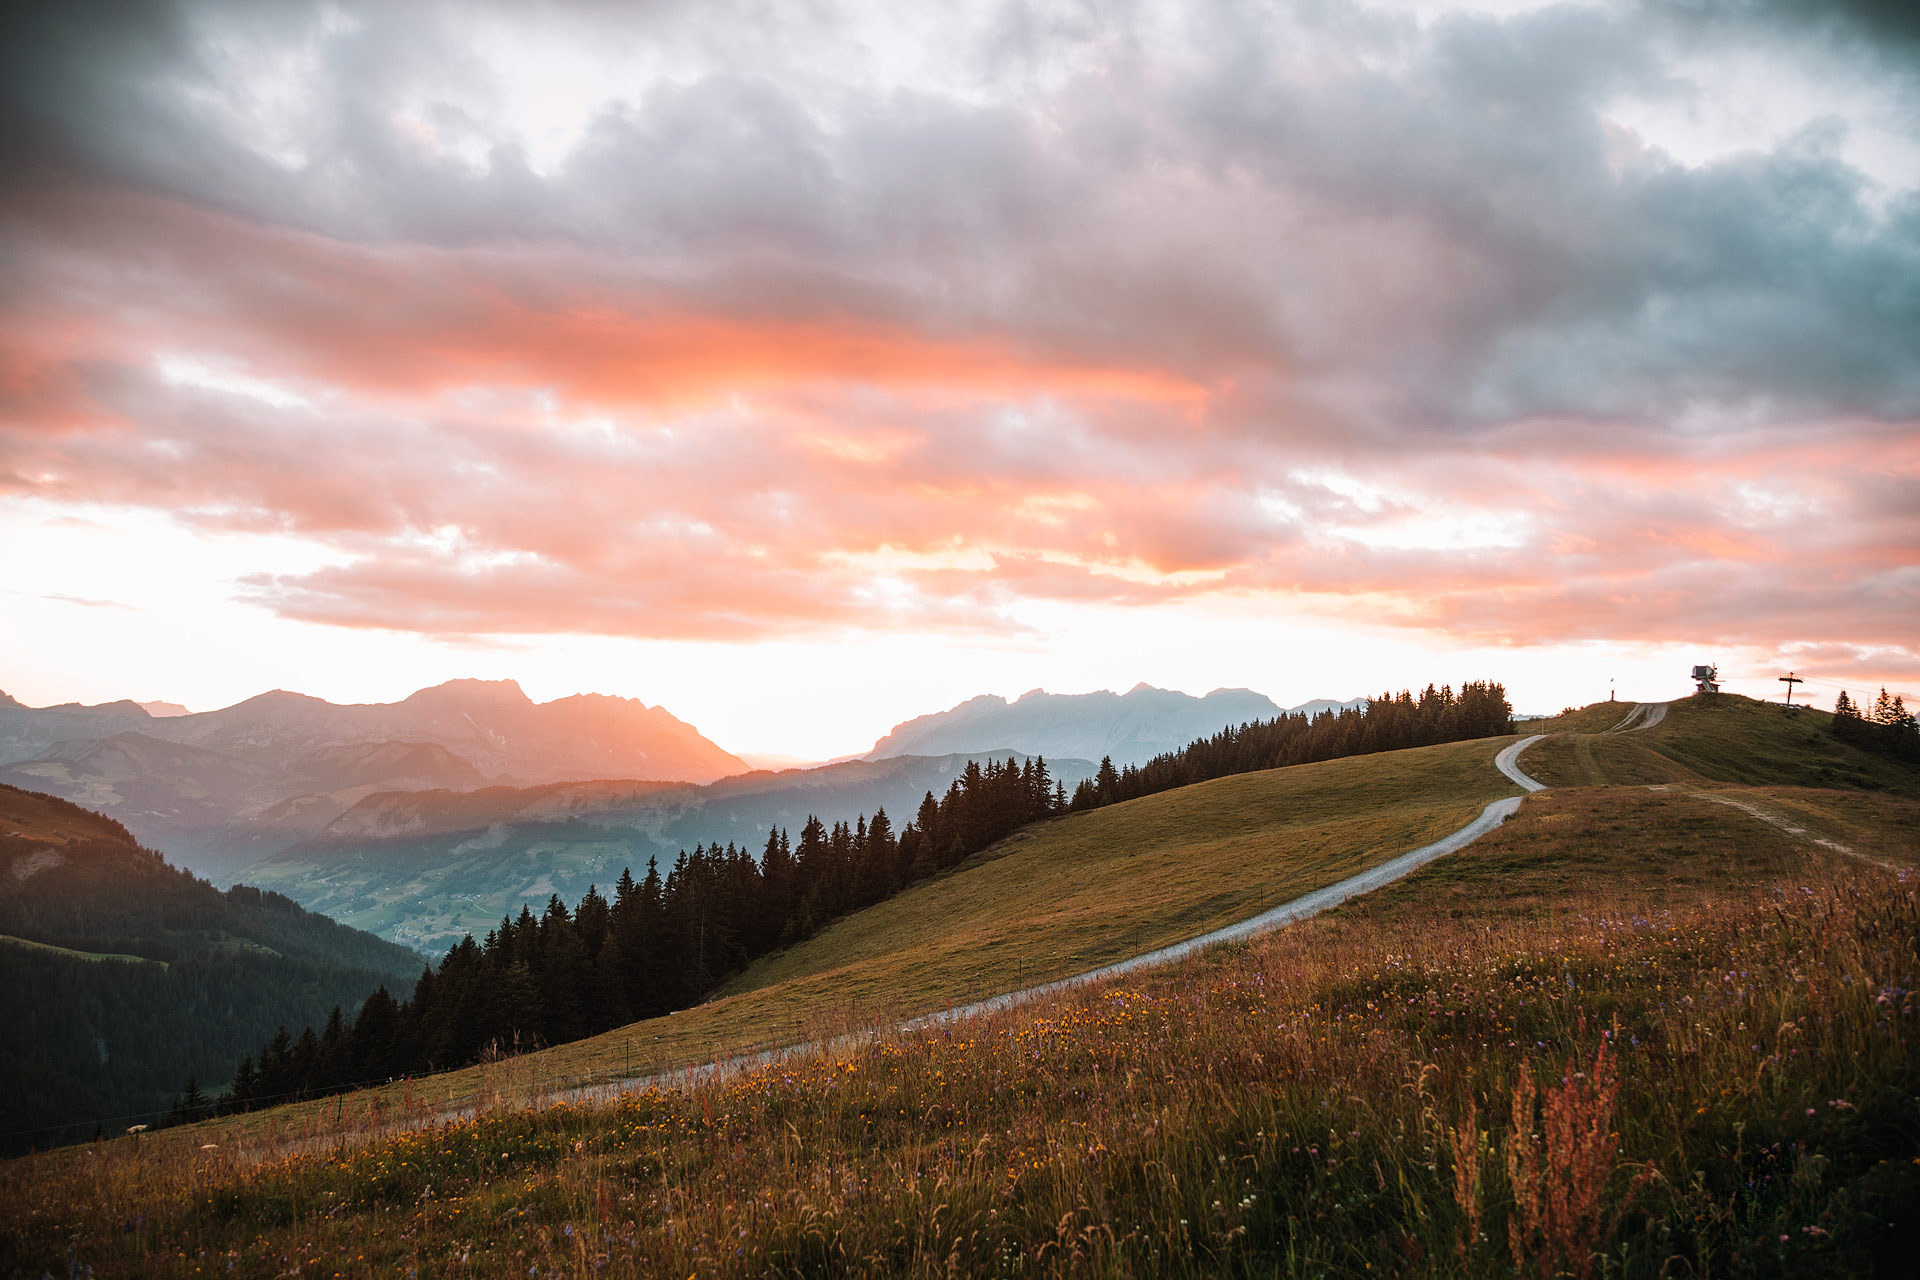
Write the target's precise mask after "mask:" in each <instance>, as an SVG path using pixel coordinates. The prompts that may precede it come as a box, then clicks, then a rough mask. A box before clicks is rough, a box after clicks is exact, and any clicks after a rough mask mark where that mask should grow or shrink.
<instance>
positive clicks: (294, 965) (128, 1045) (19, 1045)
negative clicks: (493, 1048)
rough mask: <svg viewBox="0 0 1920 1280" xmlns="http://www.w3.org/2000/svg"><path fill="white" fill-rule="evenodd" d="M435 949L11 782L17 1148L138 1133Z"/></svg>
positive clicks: (3, 884)
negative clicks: (181, 865)
mask: <svg viewBox="0 0 1920 1280" xmlns="http://www.w3.org/2000/svg"><path fill="white" fill-rule="evenodd" d="M418 969H419V960H418V957H417V956H416V955H415V954H414V953H412V952H409V951H407V950H406V949H405V948H403V947H398V946H395V945H393V944H392V943H388V942H384V941H382V940H381V939H379V938H375V937H373V936H372V935H370V934H365V933H361V932H359V931H358V930H354V929H349V928H347V927H345V926H343V925H340V924H337V923H335V922H334V921H332V920H329V919H327V918H326V917H324V916H318V915H315V914H313V913H312V912H309V911H307V910H305V909H304V908H302V907H300V906H299V905H298V904H296V903H294V902H292V901H291V900H289V899H287V898H284V897H281V896H280V895H278V894H271V893H262V892H261V891H259V890H258V889H252V888H247V887H245V886H236V887H235V888H233V889H231V890H228V891H227V892H224V893H223V892H221V891H219V890H217V889H215V888H214V887H213V886H211V885H209V884H207V883H206V882H205V881H203V880H199V879H196V878H195V877H194V876H192V875H191V874H189V873H187V872H185V871H182V870H179V869H178V868H176V867H173V866H170V865H168V863H167V862H166V861H165V860H164V859H163V858H161V857H160V855H158V854H156V853H152V852H150V851H148V850H145V849H142V848H140V847H139V846H138V845H137V844H136V843H135V842H134V841H133V839H132V837H131V836H129V835H128V834H127V832H126V830H125V828H123V827H121V826H120V825H119V824H118V823H116V822H113V821H111V820H110V819H106V818H103V817H101V816H100V815H98V814H95V813H90V812H88V811H87V810H84V809H81V808H79V807H78V806H75V805H72V804H69V803H67V802H66V801H63V800H59V799H56V798H55V797H52V796H45V795H39V794H36V793H33V792H25V791H20V790H17V789H15V788H12V787H5V786H0V1025H3V1026H5V1027H6V1028H7V1034H6V1035H5V1036H4V1037H0V1079H4V1080H5V1081H7V1082H8V1088H7V1089H6V1090H5V1091H4V1092H0V1150H3V1151H6V1152H9V1153H12V1152H18V1151H22V1150H25V1149H27V1148H29V1147H35V1146H38V1147H45V1146H48V1145H51V1144H53V1143H54V1142H57V1141H65V1140H70V1139H72V1138H75V1137H83V1136H87V1135H90V1134H91V1133H93V1132H94V1130H95V1127H96V1125H104V1126H105V1127H106V1128H107V1129H108V1130H109V1131H114V1130H116V1129H117V1128H123V1127H125V1125H127V1124H130V1123H134V1122H136V1121H137V1120H140V1119H148V1118H153V1117H152V1116H150V1115H149V1113H153V1112H157V1111H161V1110H163V1109H165V1108H166V1107H167V1105H168V1103H169V1101H170V1099H171V1098H172V1097H173V1095H174V1093H175V1092H176V1091H177V1090H178V1089H179V1087H180V1084H181V1082H182V1081H183V1080H185V1079H187V1078H188V1077H195V1078H197V1079H199V1080H214V1081H219V1080H224V1079H225V1078H226V1077H227V1076H228V1075H230V1074H231V1073H232V1071H233V1067H234V1064H235V1063H236V1062H238V1061H239V1059H240V1058H241V1057H242V1056H243V1055H244V1054H245V1053H246V1052H247V1051H248V1050H249V1049H250V1048H252V1047H253V1046H254V1045H256V1044H258V1043H259V1041H260V1039H261V1038H262V1037H263V1036H265V1035H266V1034H267V1033H269V1032H271V1031H272V1030H273V1028H274V1027H276V1026H278V1025H280V1024H282V1023H289V1024H292V1025H295V1026H301V1025H305V1024H306V1023H309V1022H316V1021H318V1020H319V1019H321V1018H323V1017H324V1016H325V1015H326V1011H327V1010H328V1009H329V1008H330V1007H332V1006H333V1005H335V1004H338V1003H343V1002H345V1003H351V1004H358V1003H359V1002H360V1001H361V1000H363V999H365V997H366V996H367V994H368V992H370V991H372V990H373V989H375V988H376V987H378V986H380V985H381V984H382V983H385V984H387V985H389V986H397V987H399V988H401V989H402V990H407V989H410V984H411V981H412V978H413V977H414V975H415V974H416V973H417V972H418Z"/></svg>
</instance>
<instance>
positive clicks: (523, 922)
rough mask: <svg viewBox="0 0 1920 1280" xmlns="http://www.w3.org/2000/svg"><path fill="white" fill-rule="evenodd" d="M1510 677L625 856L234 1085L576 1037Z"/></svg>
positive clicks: (1327, 754)
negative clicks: (567, 894) (906, 813)
mask: <svg viewBox="0 0 1920 1280" xmlns="http://www.w3.org/2000/svg"><path fill="white" fill-rule="evenodd" d="M1512 727H1513V722H1512V708H1511V707H1509V706H1508V704H1507V700H1506V693H1505V690H1504V689H1503V688H1502V687H1501V686H1500V685H1499V684H1496V683H1491V682H1476V683H1471V684H1467V685H1464V686H1462V687H1461V689H1460V691H1459V692H1458V693H1455V692H1454V691H1452V690H1451V689H1447V688H1441V689H1435V688H1433V687H1431V686H1429V687H1428V688H1427V689H1426V690H1424V691H1423V692H1422V693H1420V694H1419V695H1418V696H1417V697H1416V696H1415V695H1414V694H1412V693H1411V692H1402V693H1400V694H1398V695H1386V696H1383V697H1380V698H1377V699H1373V700H1371V701H1369V702H1368V703H1367V704H1365V705H1364V706H1361V707H1356V708H1351V709H1346V710H1340V711H1333V712H1325V713H1322V714H1320V715H1317V716H1313V717H1308V716H1306V715H1283V716H1279V717H1277V718H1275V719H1273V720H1267V721H1256V722H1253V723H1249V724H1243V725H1240V726H1238V727H1236V728H1228V729H1224V730H1222V731H1221V732H1220V733H1218V734H1215V735H1214V736H1212V737H1211V738H1202V739H1199V740H1197V741H1195V742H1193V743H1191V744H1189V745H1188V746H1187V747H1186V748H1185V749H1184V750H1181V751H1178V752H1170V753H1167V754H1165V755H1161V756H1158V757H1155V758H1154V759H1153V760H1151V761H1149V762H1148V763H1147V764H1145V765H1142V766H1139V767H1135V766H1132V765H1129V766H1127V767H1126V768H1125V769H1121V770H1116V769H1115V768H1114V766H1113V762H1112V761H1111V759H1107V760H1102V761H1101V764H1100V769H1099V772H1098V773H1097V774H1096V775H1095V776H1094V777H1092V778H1089V779H1086V780H1083V781H1082V782H1081V783H1080V784H1079V785H1078V786H1077V787H1076V788H1075V789H1074V791H1073V794H1072V795H1071V796H1069V795H1068V794H1067V792H1066V790H1065V788H1064V787H1063V786H1062V785H1061V784H1060V783H1058V782H1056V781H1055V780H1054V779H1053V777H1052V776H1051V774H1050V772H1049V770H1048V768H1047V764H1046V761H1045V760H1043V759H1040V758H1037V757H1036V758H1032V759H1029V760H1027V761H1025V762H1021V761H1020V760H1018V759H1016V758H1009V759H1008V760H1007V761H1006V762H1005V763H1001V762H999V761H995V760H989V761H987V762H986V763H985V764H981V763H979V762H977V761H970V762H969V763H968V764H967V766H966V768H965V769H964V770H963V771H962V772H961V773H960V774H959V775H958V776H957V777H956V778H955V779H954V781H953V783H952V785H951V786H950V787H949V788H948V789H947V792H946V794H945V795H944V796H940V797H935V796H934V795H933V793H932V792H928V793H927V795H926V797H925V799H923V800H922V801H921V803H920V806H919V809H918V811H917V812H916V813H915V814H914V816H913V819H912V820H911V821H909V822H908V823H907V824H906V825H905V826H904V827H902V828H901V829H900V831H899V833H898V834H897V835H896V834H895V832H894V829H893V824H892V819H891V818H890V817H889V816H888V814H887V813H886V811H885V810H884V809H882V810H879V811H877V812H875V813H874V815H873V816H872V818H871V819H869V818H867V817H866V816H865V815H862V816H861V817H859V818H858V819H856V820H855V821H854V822H853V823H852V824H851V825H849V824H848V823H845V822H836V823H834V824H833V825H832V826H831V827H829V826H827V825H826V824H825V823H823V822H821V821H820V820H819V819H818V818H813V817H810V818H808V820H807V823H806V825H805V826H804V827H803V828H802V829H801V832H800V837H799V839H798V841H797V842H794V841H790V840H789V838H788V834H787V832H785V831H783V830H774V831H771V832H769V833H768V835H767V841H766V845H765V847H764V848H763V849H761V850H760V851H759V854H758V856H755V854H754V853H752V852H751V851H749V850H747V849H743V848H739V847H736V846H735V845H733V844H732V843H729V844H727V845H726V846H725V847H724V848H723V847H721V846H718V845H715V846H712V847H707V846H699V847H696V848H695V849H694V850H693V851H692V852H691V853H688V852H685V851H683V852H682V853H681V854H680V856H679V857H678V858H677V859H676V860H675V862H674V865H673V867H672V868H671V869H670V870H669V871H668V872H667V873H666V874H665V875H664V876H663V875H661V873H660V869H659V865H658V863H657V861H654V860H651V859H650V860H649V861H648V865H647V873H646V875H645V877H644V878H642V879H639V880H635V879H634V878H633V876H632V874H631V873H630V872H623V873H622V875H621V877H620V880H619V882H618V883H617V884H616V885H615V886H614V889H613V895H612V897H611V899H609V898H607V897H605V896H603V895H602V894H601V893H600V892H599V891H598V889H597V888H596V889H589V890H588V892H587V894H586V896H585V897H584V898H583V899H582V900H581V902H580V904H579V906H578V907H577V908H576V909H574V910H572V911H569V910H568V909H567V906H566V904H565V903H563V902H562V901H561V900H560V898H559V897H558V895H555V896H554V897H552V898H550V899H549V900H548V903H547V907H546V910H545V911H544V912H542V913H541V914H540V915H538V916H536V915H534V914H533V912H532V911H531V910H530V909H529V908H526V907H522V908H521V911H520V914H519V916H518V917H517V918H503V919H502V920H501V921H500V924H499V925H498V927H496V928H495V929H493V930H492V931H491V932H490V933H488V935H487V936H486V938H485V939H484V940H483V941H478V942H476V941H475V940H474V939H473V938H472V936H471V935H469V936H468V937H466V938H464V939H462V940H461V941H460V942H459V943H458V944H457V945H455V946H454V947H453V948H451V949H450V950H449V951H448V952H447V954H446V956H445V958H444V959H442V960H441V962H440V964H439V966H438V968H437V969H436V968H434V967H431V966H429V967H428V968H427V969H425V970H424V971H423V972H422V973H421V975H420V978H419V980H418V982H417V983H416V984H415V986H414V990H413V993H412V996H411V998H409V999H407V1000H405V1001H397V1000H395V999H394V998H393V996H392V995H391V994H390V993H389V992H388V991H387V990H386V989H385V988H384V987H383V988H381V989H380V990H377V991H375V992H374V993H373V994H372V995H371V996H369V997H368V998H367V1000H366V1002H365V1004H363V1005H362V1006H361V1008H360V1010H359V1012H358V1014H357V1015H355V1016H353V1017H351V1018H349V1017H348V1015H347V1014H346V1013H345V1012H344V1011H343V1010H341V1009H338V1008H336V1009H335V1010H334V1011H333V1014H332V1016H331V1017H330V1018H329V1019H328V1021H327V1024H326V1026H325V1027H324V1028H323V1029H321V1030H319V1031H315V1030H314V1029H313V1028H311V1027H309V1028H308V1029H306V1030H305V1031H304V1032H302V1033H301V1035H300V1036H298V1037H297V1038H296V1037H294V1036H292V1035H290V1034H289V1033H288V1031H287V1030H286V1028H284V1027H283V1028H281V1029H280V1030H279V1031H278V1032H277V1033H276V1034H275V1035H274V1037H273V1039H272V1040H271V1041H270V1042H269V1043H268V1044H267V1045H266V1046H265V1047H263V1048H262V1050H261V1051H260V1053H259V1054H258V1055H257V1056H255V1057H249V1058H248V1059H246V1060H245V1061H243V1062H242V1063H241V1064H240V1067H239V1069H238V1071H236V1072H235V1074H234V1078H233V1082H232V1085H231V1088H230V1089H229V1091H228V1094H227V1097H226V1099H225V1100H224V1102H223V1104H222V1105H223V1106H225V1107H226V1108H228V1109H248V1108H251V1107H254V1106H260V1105H266V1104H269V1103H272V1102H278V1101H282V1100H286V1099H289V1098H299V1097H314V1096H319V1095H322V1094H327V1093H333V1092H337V1091H339V1090H342V1089H346V1088H351V1087H354V1086H355V1085H357V1084H362V1083H367V1082H371V1081H378V1080H386V1079H390V1078H392V1077H395V1076H400V1075H408V1074H416V1073H420V1072H425V1071H429V1070H439V1069H445V1068H450V1067H457V1066H462V1065H465V1064H467V1063H471V1062H474V1061H476V1060H478V1059H479V1058H480V1057H482V1056H483V1055H485V1054H487V1053H489V1052H500V1051H512V1050H513V1049H515V1048H528V1047H533V1046H537V1045H551V1044H560V1043H563V1042H565V1041H568V1040H574V1039H578V1038H580V1037H582V1036H588V1035H594V1034H597V1033H599V1032H602V1031H605V1030H608V1029H610V1028H612V1027H617V1026H621V1025H624V1024H626V1023H628V1022H631V1021H634V1020H636V1019H640V1018H649V1017H655V1016H658V1015H660V1014H664V1013H667V1012H670V1011H672V1010H675V1009H682V1008H686V1007H688V1006H689V1005H691V1004H693V1003H695V1002H697V1001H698V1000H700V999H701V998H702V997H703V996H704V995H705V994H706V993H707V992H709V991H710V990H712V989H713V987H714V986H715V985H716V984H717V983H718V982H719V981H720V980H721V979H722V978H724V977H725V976H726V975H727V974H729V973H731V972H733V971H735V970H737V969H739V968H740V967H741V966H743V965H744V964H746V963H747V962H749V961H751V960H752V959H754V958H755V957H757V956H760V955H764V954H766V953H767V952H769V951H772V950H775V949H777V948H780V947H784V946H788V945H791V944H792V943H794V942H797V941H799V940H800V939H802V938H805V937H807V936H809V935H811V934H812V933H814V932H816V931H817V930H819V929H820V928H821V927H822V926H824V925H826V924H827V923H829V922H830V921H832V920H834V919H835V918H837V917H839V916H841V915H844V914H846V913H847V912H850V911H857V910H859V909H860V908H862V907H866V906H870V905H872V904H873V903H875V902H878V901H880V900H881V899H883V898H886V897H888V896H889V895H891V894H893V893H895V892H898V891H899V890H900V889H902V888H904V887H905V886H906V885H908V884H910V883H912V882H914V881H916V880H920V879H924V878H926V877H928V876H931V875H934V874H936V873H937V872H939V871H941V870H943V869H945V868H947V867H950V866H953V865H954V864H956V863H958V862H960V861H961V860H963V859H964V858H966V857H967V856H969V855H970V854H973V853H976V852H978V851H979V850H981V849H984V848H986V847H987V846H988V845H990V844H992V843H994V842H995V841H997V840H1000V839H1002V838H1004V837H1005V836H1007V835H1009V834H1011V833H1012V832H1014V831H1017V830H1019V829H1020V828H1021V827H1023V826H1026V825H1028V824H1029V823H1032V822H1034V821H1037V820H1039V819H1042V818H1048V817H1052V816H1055V815H1057V814H1060V813H1063V812H1068V811H1080V810H1085V809H1091V808H1097V807H1099V806H1101V805H1106V804H1114V803H1118V802H1120V801H1123V800H1131V799H1134V798H1137V797H1139V796H1144V795H1151V794H1154V793H1156V792H1161V791H1166V790H1169V789H1171V788H1173V787H1178V786H1184V785H1187V784H1188V783H1193V782H1200V781H1204V780H1206V779H1209V778H1218V777H1223V776H1226V775H1228V774H1235V773H1248V772H1252V771H1255V770H1260V769H1269V768H1274V767H1277V766H1279V765H1286V764H1298V763H1304V762H1307V761H1313V760H1326V759H1332V758H1335V757H1339V756H1349V755H1359V754H1365V753H1369V752H1375V751H1387V750H1394V749H1397V748H1401V747H1414V746H1424V745H1428V744H1431V743H1436V742H1449V741H1457V740H1460V739H1465V738H1476V737H1486V736H1491V735H1495V734H1502V733H1507V732H1511V730H1512Z"/></svg>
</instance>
